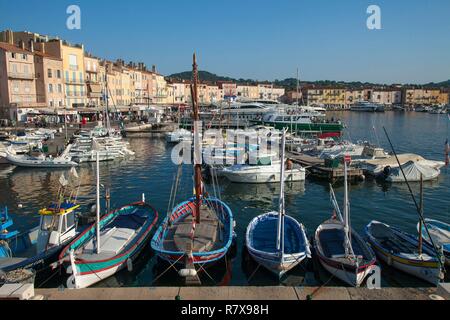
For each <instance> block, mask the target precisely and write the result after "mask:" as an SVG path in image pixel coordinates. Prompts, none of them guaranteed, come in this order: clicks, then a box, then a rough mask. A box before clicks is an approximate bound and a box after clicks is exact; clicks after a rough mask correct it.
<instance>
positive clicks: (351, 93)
mask: <svg viewBox="0 0 450 320" xmlns="http://www.w3.org/2000/svg"><path fill="white" fill-rule="evenodd" d="M371 100H372V89H371V88H350V89H347V90H346V91H345V105H346V107H347V108H348V107H349V106H351V105H354V104H356V103H358V102H361V101H371Z"/></svg>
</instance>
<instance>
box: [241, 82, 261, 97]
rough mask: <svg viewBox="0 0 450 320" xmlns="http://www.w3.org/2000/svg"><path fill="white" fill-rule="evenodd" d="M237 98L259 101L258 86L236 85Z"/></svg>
mask: <svg viewBox="0 0 450 320" xmlns="http://www.w3.org/2000/svg"><path fill="white" fill-rule="evenodd" d="M237 96H238V98H240V99H244V100H245V99H259V90H258V86H251V85H238V86H237Z"/></svg>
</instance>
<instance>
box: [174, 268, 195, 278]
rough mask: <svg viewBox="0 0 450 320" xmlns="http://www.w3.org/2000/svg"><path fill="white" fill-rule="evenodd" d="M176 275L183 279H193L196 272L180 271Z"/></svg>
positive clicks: (191, 270)
mask: <svg viewBox="0 0 450 320" xmlns="http://www.w3.org/2000/svg"><path fill="white" fill-rule="evenodd" d="M178 275H179V276H180V277H183V278H187V277H195V276H196V275H197V270H195V269H181V270H180V271H178Z"/></svg>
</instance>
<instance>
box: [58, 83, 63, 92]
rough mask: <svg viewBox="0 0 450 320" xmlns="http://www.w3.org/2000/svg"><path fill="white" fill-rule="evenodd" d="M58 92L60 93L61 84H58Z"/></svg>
mask: <svg viewBox="0 0 450 320" xmlns="http://www.w3.org/2000/svg"><path fill="white" fill-rule="evenodd" d="M58 92H59V93H62V85H61V84H58Z"/></svg>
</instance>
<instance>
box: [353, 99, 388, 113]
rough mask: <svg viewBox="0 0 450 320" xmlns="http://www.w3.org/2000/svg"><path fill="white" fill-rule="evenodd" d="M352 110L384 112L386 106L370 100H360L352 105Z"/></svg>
mask: <svg viewBox="0 0 450 320" xmlns="http://www.w3.org/2000/svg"><path fill="white" fill-rule="evenodd" d="M350 110H351V111H360V112H361V111H362V112H384V106H382V105H379V104H375V103H371V102H368V101H360V102H357V103H356V104H354V105H353V106H351V107H350Z"/></svg>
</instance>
